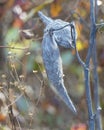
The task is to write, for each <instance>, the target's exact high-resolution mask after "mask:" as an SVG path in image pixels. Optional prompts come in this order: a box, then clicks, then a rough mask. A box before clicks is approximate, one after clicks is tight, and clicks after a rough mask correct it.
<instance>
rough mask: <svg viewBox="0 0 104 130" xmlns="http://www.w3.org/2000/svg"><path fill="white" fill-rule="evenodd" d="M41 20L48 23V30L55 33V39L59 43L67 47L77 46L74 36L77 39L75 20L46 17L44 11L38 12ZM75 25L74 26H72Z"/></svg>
mask: <svg viewBox="0 0 104 130" xmlns="http://www.w3.org/2000/svg"><path fill="white" fill-rule="evenodd" d="M38 14H39V16H40V18H41V20H42V21H43V23H44V24H45V25H46V27H47V29H48V30H50V29H51V30H52V31H53V33H54V38H55V41H56V42H57V44H58V45H60V46H63V47H65V48H75V45H74V37H75V40H76V39H77V33H76V30H75V23H74V22H71V23H69V22H65V21H63V20H60V19H56V20H53V19H51V18H49V17H46V16H45V15H44V14H43V13H42V12H40V11H39V12H38ZM72 26H73V27H72Z"/></svg>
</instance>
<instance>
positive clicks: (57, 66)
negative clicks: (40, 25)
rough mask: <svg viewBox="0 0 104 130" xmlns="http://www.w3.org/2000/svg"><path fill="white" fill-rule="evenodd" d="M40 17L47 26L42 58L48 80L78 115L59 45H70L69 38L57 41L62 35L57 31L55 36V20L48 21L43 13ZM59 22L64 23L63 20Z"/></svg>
mask: <svg viewBox="0 0 104 130" xmlns="http://www.w3.org/2000/svg"><path fill="white" fill-rule="evenodd" d="M39 16H40V18H41V20H42V21H43V22H44V23H45V25H46V28H45V30H44V36H43V41H42V57H43V62H44V66H45V69H46V73H47V76H48V79H49V81H50V83H51V86H52V88H53V90H54V91H55V92H56V93H57V94H58V95H59V96H60V98H61V99H62V100H63V101H64V102H65V103H66V105H67V106H68V107H69V108H70V109H71V110H72V111H73V112H74V113H76V109H75V107H74V105H73V103H72V101H71V99H70V97H69V96H68V93H67V90H66V88H65V85H64V80H63V69H62V60H61V57H60V52H59V48H58V44H59V45H63V43H65V46H66V45H68V44H67V42H68V38H66V39H67V40H66V41H64V40H63V41H62V42H61V44H60V43H59V41H57V39H56V36H57V35H58V36H59V35H60V33H59V34H58V31H57V34H54V32H53V28H54V27H55V28H56V27H57V26H56V24H54V26H53V23H54V20H51V19H50V18H49V19H48V17H46V16H44V15H43V14H42V13H41V12H39ZM58 21H61V22H62V20H58ZM58 23H59V22H58ZM65 23H66V22H63V24H65ZM59 25H60V24H59ZM57 28H58V27H57ZM65 37H66V36H64V38H65Z"/></svg>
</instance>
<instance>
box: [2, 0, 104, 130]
mask: <svg viewBox="0 0 104 130" xmlns="http://www.w3.org/2000/svg"><path fill="white" fill-rule="evenodd" d="M39 10H42V12H43V13H44V14H45V15H47V16H49V17H51V18H53V19H57V18H59V19H62V20H64V21H69V22H70V21H75V23H76V29H77V33H78V39H77V43H76V44H77V49H78V51H79V53H80V56H81V57H82V59H83V60H84V59H85V57H86V53H87V49H88V45H89V35H90V3H89V1H87V0H84V1H83V0H0V130H31V129H33V130H87V125H88V117H87V106H86V98H85V97H86V96H85V88H84V75H83V70H82V68H81V66H80V64H79V63H78V61H77V59H76V56H75V51H74V50H69V49H64V48H60V50H61V56H62V60H63V69H64V74H65V76H64V80H65V85H66V88H67V90H68V93H69V95H70V96H71V98H72V100H73V102H74V104H75V106H76V108H77V111H78V115H74V114H73V113H72V112H71V111H70V110H69V109H68V108H67V106H66V105H65V104H64V103H63V102H62V101H61V100H60V99H59V97H57V96H56V95H55V94H54V93H53V91H52V90H51V89H50V87H49V83H48V81H47V77H46V73H45V71H44V65H43V61H42V56H41V42H42V36H43V29H44V25H43V23H42V22H41V21H40V19H39V17H38V15H37V12H38V11H39ZM97 22H104V0H98V14H97ZM103 31H104V28H100V29H99V30H98V32H97V37H96V38H97V53H98V68H97V71H98V75H99V96H100V101H101V107H102V111H101V112H102V124H104V111H103V109H104V78H103V77H104V36H103V34H104V32H103ZM90 69H91V70H93V65H92V63H91V65H90ZM90 78H92V75H91V77H90ZM91 90H92V91H91V93H92V99H93V81H92V80H91ZM103 127H104V126H103Z"/></svg>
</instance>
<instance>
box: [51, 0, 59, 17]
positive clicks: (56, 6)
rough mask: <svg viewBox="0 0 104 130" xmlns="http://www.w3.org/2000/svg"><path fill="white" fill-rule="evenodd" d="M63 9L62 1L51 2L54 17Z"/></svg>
mask: <svg viewBox="0 0 104 130" xmlns="http://www.w3.org/2000/svg"><path fill="white" fill-rule="evenodd" d="M61 10H62V6H61V1H60V0H56V1H54V2H53V3H52V4H51V8H50V13H51V16H52V17H57V16H58V15H59V13H60V12H61Z"/></svg>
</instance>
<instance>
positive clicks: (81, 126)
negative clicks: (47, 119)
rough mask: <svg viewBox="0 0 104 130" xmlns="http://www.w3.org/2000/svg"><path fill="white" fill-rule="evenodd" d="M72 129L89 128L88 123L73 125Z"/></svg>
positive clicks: (85, 129)
mask: <svg viewBox="0 0 104 130" xmlns="http://www.w3.org/2000/svg"><path fill="white" fill-rule="evenodd" d="M70 130H87V126H86V124H81V123H80V124H75V125H73V126H72V127H71V129H70Z"/></svg>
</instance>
